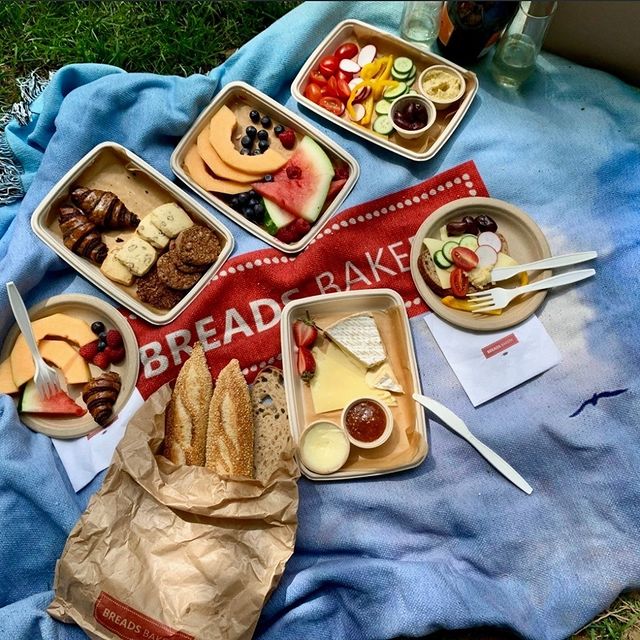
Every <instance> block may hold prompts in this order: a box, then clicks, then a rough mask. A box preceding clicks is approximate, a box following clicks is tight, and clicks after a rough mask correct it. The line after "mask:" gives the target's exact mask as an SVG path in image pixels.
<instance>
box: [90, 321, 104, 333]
mask: <svg viewBox="0 0 640 640" xmlns="http://www.w3.org/2000/svg"><path fill="white" fill-rule="evenodd" d="M91 331H93V333H95V334H96V335H100V334H101V333H104V323H103V322H94V323H93V324H92V325H91Z"/></svg>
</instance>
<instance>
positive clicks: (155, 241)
mask: <svg viewBox="0 0 640 640" xmlns="http://www.w3.org/2000/svg"><path fill="white" fill-rule="evenodd" d="M136 233H137V234H138V235H139V236H140V237H141V238H142V239H143V240H146V241H147V242H148V243H149V244H152V245H153V246H154V247H155V248H156V249H164V248H165V247H166V246H167V245H168V244H169V241H170V240H171V238H170V237H169V236H166V235H165V234H164V233H162V231H160V229H158V227H156V225H155V224H153V221H152V220H151V215H148V216H146V217H145V218H143V219H142V220H141V221H140V224H139V225H138V227H137V228H136Z"/></svg>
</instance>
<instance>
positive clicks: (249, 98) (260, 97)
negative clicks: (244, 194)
mask: <svg viewBox="0 0 640 640" xmlns="http://www.w3.org/2000/svg"><path fill="white" fill-rule="evenodd" d="M236 104H237V105H250V106H251V107H252V108H255V109H257V110H258V111H260V113H261V114H267V115H269V116H270V117H271V119H272V120H273V121H274V124H275V123H276V122H277V123H279V124H282V125H283V126H285V127H287V128H290V129H294V130H295V131H296V132H297V133H298V134H302V135H305V134H306V135H308V136H310V137H311V138H313V139H314V140H315V141H316V142H317V143H318V144H319V145H320V146H321V147H322V148H323V149H324V151H325V152H326V153H327V155H328V156H329V157H330V158H331V159H332V160H336V159H339V160H340V161H342V162H343V163H345V164H346V165H347V166H348V167H349V177H348V178H347V181H346V182H345V184H344V185H343V187H342V189H340V191H339V192H338V193H337V194H336V195H335V197H334V199H333V200H332V201H331V203H330V204H329V205H328V206H327V207H326V209H325V210H324V211H323V212H322V213H321V214H320V216H319V217H318V219H317V220H316V221H315V222H314V223H313V225H312V226H311V229H310V230H309V232H308V233H307V234H306V235H305V236H303V237H302V238H300V240H298V241H296V242H292V243H290V244H289V243H286V242H282V241H281V240H278V238H276V237H275V236H272V235H270V234H269V233H267V232H266V231H265V230H263V229H261V228H260V227H259V226H258V225H256V224H253V223H252V222H250V221H249V220H247V219H246V218H245V217H244V216H243V215H242V214H240V213H239V212H238V211H236V210H235V209H232V208H231V207H230V206H229V205H228V204H227V203H226V202H225V201H224V200H223V199H222V198H220V197H219V196H218V195H216V194H215V193H213V192H211V191H206V190H205V189H203V188H202V187H201V186H199V185H198V184H197V183H196V182H195V181H194V180H193V179H192V178H191V176H189V174H188V173H187V172H186V171H185V169H184V159H185V156H186V154H187V151H188V150H189V148H190V147H191V146H192V145H193V144H194V143H195V141H196V139H197V137H198V134H199V133H200V132H201V131H202V130H203V129H204V128H205V127H206V126H207V125H208V123H209V120H210V119H211V117H212V116H213V115H214V114H215V113H216V112H217V111H218V110H219V109H220V108H221V107H222V106H223V105H226V106H233V105H236ZM171 169H172V171H173V172H174V173H175V174H176V176H178V177H179V178H180V179H181V180H182V181H183V182H185V183H186V184H188V185H189V187H191V188H192V189H193V190H194V191H195V192H196V193H198V194H199V195H200V196H201V197H202V198H203V199H204V200H205V201H206V202H209V203H210V204H211V205H213V206H214V207H216V208H217V209H219V210H220V211H222V213H224V214H225V215H226V216H227V217H229V218H231V219H232V220H233V221H234V222H236V223H237V224H239V225H240V226H241V227H244V228H245V229H246V230H247V231H248V232H249V233H251V234H253V235H254V236H257V237H258V238H260V239H261V240H264V242H266V243H267V244H270V245H271V246H273V247H276V248H277V249H280V251H283V252H284V253H298V252H299V251H301V250H302V249H304V248H305V247H306V246H307V245H308V244H309V242H311V240H312V239H313V238H314V237H315V236H316V234H317V233H318V232H319V231H320V229H322V227H323V225H324V223H325V222H326V221H327V220H328V219H329V218H331V216H332V215H333V214H334V213H335V212H336V211H337V210H338V208H339V207H340V205H341V204H342V202H343V201H344V199H345V198H346V197H347V196H348V195H349V192H350V191H351V189H352V188H353V186H354V185H355V183H356V181H357V180H358V177H359V175H360V166H359V165H358V163H357V162H356V160H355V158H353V157H352V156H351V155H350V154H348V153H347V152H346V151H345V150H344V149H343V148H342V147H340V146H339V145H337V144H336V143H335V142H333V141H332V140H330V139H329V138H328V137H327V136H326V135H324V134H323V133H321V132H320V131H318V129H316V128H315V127H313V126H312V125H310V124H308V123H307V122H305V121H304V120H303V119H302V118H300V116H298V115H296V114H295V113H293V112H292V111H289V110H288V109H286V108H285V107H283V106H282V105H281V104H279V103H278V102H276V101H275V100H272V99H271V98H270V97H269V96H267V95H265V94H264V93H262V92H260V91H258V89H256V88H254V87H252V86H250V85H248V84H246V83H245V82H231V83H229V84H228V85H226V86H225V87H224V88H223V89H222V90H221V91H220V93H219V94H218V95H217V96H216V97H215V98H214V100H213V102H211V104H210V105H209V106H208V107H207V108H206V109H205V110H204V111H203V112H202V113H201V114H200V115H199V116H198V118H197V120H196V121H195V122H194V123H193V125H192V126H191V128H190V129H189V131H188V132H187V133H186V134H185V135H184V137H183V138H182V140H180V142H179V143H178V146H177V147H176V148H175V150H174V152H173V154H172V155H171ZM250 188H251V187H250V184H247V190H249V189H250Z"/></svg>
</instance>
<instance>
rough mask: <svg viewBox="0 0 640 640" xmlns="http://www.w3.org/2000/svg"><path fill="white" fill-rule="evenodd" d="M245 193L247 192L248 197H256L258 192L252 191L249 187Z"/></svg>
mask: <svg viewBox="0 0 640 640" xmlns="http://www.w3.org/2000/svg"><path fill="white" fill-rule="evenodd" d="M247 193H248V194H249V197H250V198H257V197H258V192H257V191H254V190H253V189H251V191H247Z"/></svg>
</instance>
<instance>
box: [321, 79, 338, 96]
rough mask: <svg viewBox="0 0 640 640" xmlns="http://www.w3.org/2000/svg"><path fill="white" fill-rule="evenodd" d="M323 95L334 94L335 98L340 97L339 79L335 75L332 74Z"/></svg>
mask: <svg viewBox="0 0 640 640" xmlns="http://www.w3.org/2000/svg"><path fill="white" fill-rule="evenodd" d="M323 95H326V96H333V97H334V98H337V97H338V81H337V80H336V77H335V76H331V77H330V78H329V82H327V86H326V87H325V92H324V94H323Z"/></svg>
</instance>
